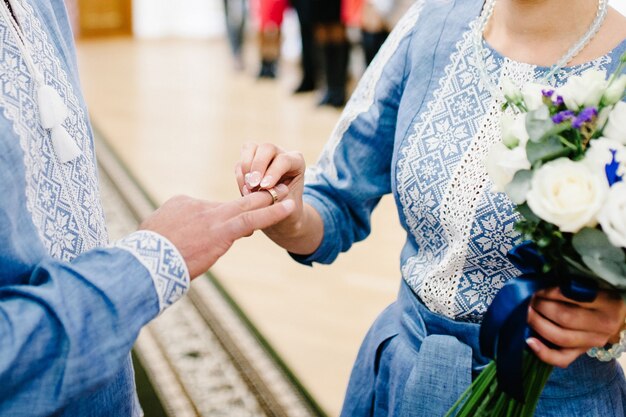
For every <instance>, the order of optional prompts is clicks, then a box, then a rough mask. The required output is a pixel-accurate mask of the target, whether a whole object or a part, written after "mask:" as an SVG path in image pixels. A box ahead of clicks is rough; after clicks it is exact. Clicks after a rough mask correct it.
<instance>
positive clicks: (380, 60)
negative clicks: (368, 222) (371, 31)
mask: <svg viewBox="0 0 626 417" xmlns="http://www.w3.org/2000/svg"><path fill="white" fill-rule="evenodd" d="M425 3H426V1H425V0H417V1H416V2H415V3H414V4H413V5H412V6H411V8H410V9H409V10H408V11H407V12H406V14H405V15H404V16H403V17H402V19H401V20H400V21H399V22H398V24H397V25H396V27H395V28H394V30H393V31H392V32H391V34H390V35H389V38H388V39H387V40H386V41H385V44H384V45H383V47H382V48H381V50H380V52H379V53H378V54H377V55H376V57H375V58H374V60H373V61H372V63H371V64H370V65H369V66H368V67H367V69H366V71H365V73H364V74H363V76H362V77H361V80H360V81H359V84H358V86H357V88H356V90H355V91H354V92H353V93H352V96H351V97H350V100H349V101H348V103H347V104H346V107H345V109H344V111H343V113H342V114H341V117H340V118H339V121H338V122H337V124H336V125H335V128H334V129H333V132H332V133H331V135H330V138H329V140H328V142H327V143H326V145H325V146H324V149H323V150H322V153H321V155H320V157H319V160H318V161H317V163H316V164H315V165H314V166H312V167H310V168H308V169H307V171H306V180H307V182H311V181H313V177H315V176H316V175H318V174H319V173H321V172H324V174H326V175H329V176H331V177H332V178H336V177H337V170H336V167H335V164H334V162H333V155H334V154H335V150H336V149H337V146H338V145H339V143H340V142H341V138H342V137H343V136H344V135H345V133H346V131H347V130H348V128H349V127H350V125H351V124H352V122H354V120H355V119H356V118H357V117H358V116H359V115H360V114H363V113H366V112H367V111H368V110H369V109H370V108H371V107H372V105H373V104H374V95H375V92H376V85H377V84H378V81H379V80H380V78H381V76H382V73H383V70H384V69H385V65H386V64H387V62H388V61H389V60H390V59H391V57H392V56H393V55H394V54H395V52H396V50H397V49H398V46H400V42H402V40H403V39H404V38H405V37H406V36H407V35H408V34H409V32H410V31H411V30H412V29H413V28H414V27H415V24H416V22H417V19H418V18H419V16H420V12H421V11H422V8H423V7H424V4H425Z"/></svg>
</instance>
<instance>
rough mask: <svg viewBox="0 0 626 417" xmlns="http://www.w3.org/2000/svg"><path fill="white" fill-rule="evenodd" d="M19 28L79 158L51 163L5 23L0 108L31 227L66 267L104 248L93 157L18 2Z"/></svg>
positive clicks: (75, 103) (50, 59)
mask: <svg viewBox="0 0 626 417" xmlns="http://www.w3.org/2000/svg"><path fill="white" fill-rule="evenodd" d="M22 6H23V9H24V14H23V15H22V16H20V28H21V29H22V33H23V35H24V37H25V39H26V42H28V45H29V46H30V50H31V52H32V54H33V55H32V59H33V62H34V64H35V65H37V66H38V67H39V70H40V71H41V73H42V74H43V77H44V79H45V82H46V84H47V85H50V86H53V87H54V88H55V89H56V90H57V92H58V93H59V95H60V96H61V98H62V99H63V100H64V102H65V104H66V105H67V107H68V110H69V117H68V119H67V120H66V121H65V124H64V127H65V128H66V129H67V131H68V132H69V134H70V135H71V136H72V137H73V138H74V139H75V140H76V142H77V144H78V146H79V148H80V149H81V150H82V152H83V156H81V157H80V158H78V159H77V160H75V161H72V162H71V163H67V164H61V163H59V161H58V160H57V158H56V156H55V154H54V151H53V150H52V146H51V143H50V136H49V133H48V132H47V131H45V130H44V129H43V128H42V127H41V126H40V124H39V123H37V121H38V120H39V110H38V108H37V104H36V103H37V99H36V91H35V88H36V85H35V82H34V79H33V76H32V74H30V73H29V72H28V69H27V67H26V65H25V63H24V59H23V57H22V56H21V53H20V49H19V48H18V46H17V44H16V40H15V39H13V38H12V35H11V31H10V30H8V23H7V22H4V21H3V20H0V38H1V42H2V44H1V45H0V53H2V56H3V59H2V60H1V61H0V83H1V84H2V87H3V90H2V92H1V93H0V105H1V106H2V107H3V112H4V116H5V117H6V118H7V120H9V121H11V122H13V130H14V132H15V133H16V134H17V136H18V137H19V139H20V146H21V148H22V150H23V153H24V167H25V174H26V175H25V177H26V190H25V193H26V200H27V208H28V210H29V211H30V213H31V215H32V218H33V223H34V224H35V226H36V228H37V230H38V232H39V235H40V237H41V239H42V242H43V243H44V245H45V246H46V248H47V250H48V252H49V253H50V255H51V256H53V257H54V258H56V259H60V260H63V261H71V260H72V259H74V258H75V257H76V256H78V255H79V254H80V253H82V252H85V251H87V250H89V249H92V248H94V247H97V246H103V245H105V244H106V243H107V233H106V227H105V222H104V215H103V212H102V208H101V204H100V200H99V192H98V181H97V174H96V165H95V157H94V153H93V144H92V138H91V135H90V131H89V129H88V125H87V121H86V116H85V113H84V111H83V108H82V106H81V103H80V101H79V99H78V98H77V96H76V94H75V93H74V89H73V86H72V84H71V83H70V82H69V81H68V76H67V74H66V72H65V70H64V67H63V65H62V64H61V63H60V61H59V58H58V56H57V52H56V51H55V48H54V46H53V45H52V44H51V43H50V41H49V39H48V35H47V34H46V32H45V30H44V28H43V27H42V24H41V22H40V20H39V19H38V18H37V16H36V14H35V11H34V9H33V7H32V6H31V5H30V4H28V3H27V2H25V1H24V2H22Z"/></svg>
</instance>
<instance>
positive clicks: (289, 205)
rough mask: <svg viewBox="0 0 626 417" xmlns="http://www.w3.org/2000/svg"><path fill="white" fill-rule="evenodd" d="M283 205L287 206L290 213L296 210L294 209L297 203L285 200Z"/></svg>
mask: <svg viewBox="0 0 626 417" xmlns="http://www.w3.org/2000/svg"><path fill="white" fill-rule="evenodd" d="M282 204H283V206H285V208H286V209H287V210H288V211H291V210H293V209H294V207H296V202H295V201H293V200H285V201H283V202H282Z"/></svg>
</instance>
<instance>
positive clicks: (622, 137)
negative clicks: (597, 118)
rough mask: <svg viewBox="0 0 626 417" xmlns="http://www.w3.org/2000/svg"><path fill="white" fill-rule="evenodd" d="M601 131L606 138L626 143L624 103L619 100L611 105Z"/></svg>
mask: <svg viewBox="0 0 626 417" xmlns="http://www.w3.org/2000/svg"><path fill="white" fill-rule="evenodd" d="M602 133H603V134H604V136H606V137H607V138H609V139H613V140H616V141H618V142H620V143H623V144H624V145H626V103H624V102H623V101H620V102H619V103H617V104H616V105H615V107H613V110H611V114H610V115H609V121H608V122H607V123H606V126H605V127H604V131H603V132H602Z"/></svg>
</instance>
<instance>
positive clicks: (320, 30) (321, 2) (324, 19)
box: [312, 0, 350, 107]
mask: <svg viewBox="0 0 626 417" xmlns="http://www.w3.org/2000/svg"><path fill="white" fill-rule="evenodd" d="M312 1H313V21H314V30H315V38H316V40H317V42H318V44H319V45H320V47H321V48H322V51H323V57H324V60H323V67H324V74H325V83H326V86H325V87H326V88H325V91H324V95H323V96H322V99H321V100H320V102H319V105H320V106H332V107H342V106H343V105H344V104H345V102H346V84H347V81H348V63H349V57H350V43H349V42H348V38H347V35H346V26H345V24H344V23H343V21H342V2H341V0H312Z"/></svg>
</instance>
